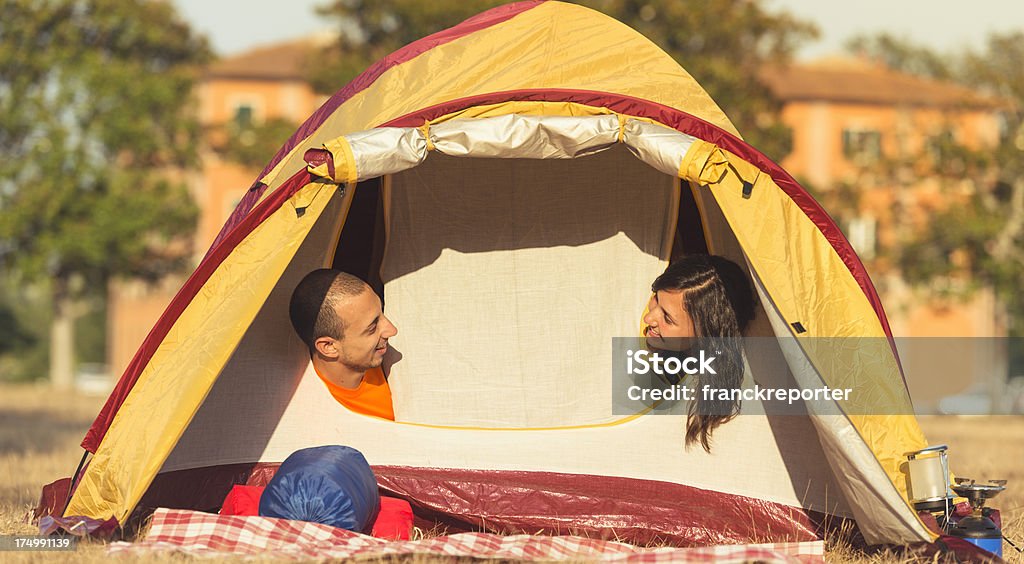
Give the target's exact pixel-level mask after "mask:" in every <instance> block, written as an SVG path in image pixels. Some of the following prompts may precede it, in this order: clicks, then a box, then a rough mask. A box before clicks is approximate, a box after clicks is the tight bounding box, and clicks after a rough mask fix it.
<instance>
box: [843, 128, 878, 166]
mask: <svg viewBox="0 0 1024 564" xmlns="http://www.w3.org/2000/svg"><path fill="white" fill-rule="evenodd" d="M843 155H844V156H845V157H846V158H847V160H849V161H851V162H853V163H856V164H870V163H874V162H877V161H878V159H880V158H882V133H881V132H879V131H875V130H873V129H844V130H843Z"/></svg>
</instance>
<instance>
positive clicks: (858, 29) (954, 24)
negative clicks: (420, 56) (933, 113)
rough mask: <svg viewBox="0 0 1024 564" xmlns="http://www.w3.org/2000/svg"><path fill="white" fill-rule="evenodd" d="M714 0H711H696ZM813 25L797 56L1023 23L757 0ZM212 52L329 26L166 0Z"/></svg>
mask: <svg viewBox="0 0 1024 564" xmlns="http://www.w3.org/2000/svg"><path fill="white" fill-rule="evenodd" d="M696 1H714V0H696ZM763 1H764V2H765V4H766V6H767V7H768V8H769V9H770V10H772V11H776V10H785V11H788V12H790V13H791V14H793V15H796V16H798V17H799V18H800V19H803V20H807V21H810V22H812V23H814V24H815V25H817V26H818V28H819V30H820V31H821V37H820V38H819V39H818V40H817V41H816V42H814V43H811V44H808V45H807V46H805V47H804V48H803V49H802V50H801V51H800V52H799V53H798V55H797V58H798V59H801V60H810V59H814V58H818V57H822V56H827V55H831V54H837V53H840V52H841V51H842V47H843V43H844V42H845V41H846V40H847V39H848V38H849V37H851V36H854V35H857V34H862V33H875V32H879V31H887V32H890V33H893V34H896V35H898V36H900V37H906V38H908V39H911V40H913V41H914V42H916V43H919V44H923V45H925V46H927V47H931V48H933V49H935V50H937V51H940V52H944V53H955V52H957V51H961V50H965V49H971V48H972V46H973V47H978V48H980V47H981V45H982V44H983V43H984V40H985V38H986V37H987V36H988V35H989V34H990V33H992V32H1007V31H1013V30H1024V2H1021V0H969V1H962V0H960V1H954V0H842V1H841V0H763ZM171 2H172V3H173V4H174V5H175V6H177V7H178V10H179V11H180V12H181V13H182V14H183V15H184V16H185V18H186V19H187V20H189V21H190V22H191V23H192V25H193V26H194V27H195V28H196V29H197V30H199V31H200V32H202V33H205V34H206V35H207V36H208V37H209V38H210V40H211V42H212V44H213V47H214V50H215V51H216V52H217V53H218V54H220V55H230V54H234V53H238V52H240V51H244V50H246V49H248V48H250V47H253V46H256V45H260V44H265V43H272V42H275V41H283V40H288V39H293V38H295V37H299V36H302V35H304V34H306V33H310V32H317V31H324V30H329V29H330V28H331V23H332V22H331V21H324V20H321V19H320V18H319V17H318V16H317V15H316V14H314V12H313V8H314V6H316V5H322V4H325V3H326V0H246V1H241V0H171Z"/></svg>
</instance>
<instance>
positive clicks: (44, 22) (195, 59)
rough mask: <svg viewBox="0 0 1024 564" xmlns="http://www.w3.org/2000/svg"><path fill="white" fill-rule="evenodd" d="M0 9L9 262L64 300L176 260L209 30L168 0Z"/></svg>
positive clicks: (3, 258)
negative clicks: (195, 95) (195, 25)
mask: <svg viewBox="0 0 1024 564" xmlns="http://www.w3.org/2000/svg"><path fill="white" fill-rule="evenodd" d="M0 12H2V13H3V14H4V17H3V18H2V19H0V153H2V154H3V155H4V159H2V160H0V213H2V216H3V221H2V222H0V267H2V268H3V269H4V270H6V271H8V272H14V273H16V274H17V275H18V276H19V277H20V278H21V279H22V280H24V281H26V282H32V281H36V282H40V283H46V284H49V285H50V287H51V288H52V290H53V296H54V301H55V307H56V308H58V309H60V308H61V307H64V306H66V305H67V300H74V299H76V297H79V296H82V295H85V294H87V293H90V292H105V290H106V281H107V280H108V279H109V278H110V277H111V276H118V275H120V276H133V277H143V278H147V279H158V278H160V277H161V276H163V275H165V274H166V273H168V272H170V271H172V270H175V269H176V268H178V267H180V265H181V264H182V262H183V260H185V259H186V258H187V257H188V256H189V254H190V249H189V248H188V245H187V244H186V238H187V235H188V234H190V233H191V231H192V229H193V227H194V224H195V220H196V216H197V211H196V208H195V205H194V204H193V203H192V201H191V198H190V197H189V194H188V192H187V190H186V189H185V186H184V184H183V182H181V181H179V180H175V174H174V171H180V169H181V168H182V167H185V166H187V165H188V164H190V163H192V162H193V160H194V158H195V152H194V147H195V144H196V140H197V136H198V134H199V127H198V125H197V122H196V120H195V119H193V117H192V115H191V113H190V107H191V101H192V88H193V84H194V81H195V79H196V77H197V72H198V68H199V65H201V64H202V63H204V62H205V61H206V60H207V59H208V57H209V48H208V47H207V45H206V41H205V39H203V38H201V37H199V36H197V35H195V34H194V33H193V32H192V31H191V30H190V29H189V28H188V26H187V25H186V24H185V23H184V22H183V21H182V20H181V19H180V18H178V17H177V16H176V14H175V13H174V10H173V8H172V7H171V5H170V4H169V3H165V2H146V1H144V0H50V1H44V0H0ZM180 176H181V175H180V174H178V177H180ZM62 304H63V305H62Z"/></svg>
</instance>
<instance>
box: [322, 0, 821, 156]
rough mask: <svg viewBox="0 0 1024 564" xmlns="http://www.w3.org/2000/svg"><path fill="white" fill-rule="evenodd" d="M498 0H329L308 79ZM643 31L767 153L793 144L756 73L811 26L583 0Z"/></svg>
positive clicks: (340, 80)
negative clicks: (325, 37)
mask: <svg viewBox="0 0 1024 564" xmlns="http://www.w3.org/2000/svg"><path fill="white" fill-rule="evenodd" d="M502 3H504V2H500V1H492V0H468V1H467V0H438V1H435V2H421V1H419V0H372V1H371V0H335V1H333V2H331V3H329V4H327V5H326V6H324V7H322V8H320V10H319V12H320V13H321V15H325V16H330V17H334V18H336V19H338V20H339V21H340V22H341V28H342V33H341V35H340V39H339V44H338V45H336V46H335V47H334V48H333V49H332V50H331V51H330V52H329V53H328V55H329V58H328V61H329V64H324V65H318V68H317V70H316V71H315V74H313V75H312V76H311V81H312V83H313V85H314V87H316V88H317V89H318V90H319V91H321V92H324V93H331V92H334V91H335V90H337V89H338V87H339V86H340V85H342V84H344V83H346V82H348V81H349V80H351V79H352V78H354V77H355V76H356V75H357V74H359V73H360V72H362V70H363V69H365V68H366V67H367V66H369V65H370V64H371V63H373V62H374V61H376V60H378V59H380V58H381V57H383V56H384V55H387V54H388V53H390V52H392V51H394V50H395V49H397V48H399V47H401V46H402V45H405V44H407V43H410V42H412V41H415V40H416V39H419V38H421V37H423V36H426V35H429V34H431V33H434V32H436V31H440V30H441V29H444V28H447V27H450V26H452V25H455V24H457V23H458V22H460V21H462V20H464V19H466V18H467V17H469V16H471V15H474V14H476V13H478V12H480V11H483V10H484V9H487V8H490V7H493V6H496V5H498V4H502ZM583 3H584V4H587V5H589V6H591V7H593V8H595V9H597V10H601V11H602V12H604V13H606V14H608V15H610V16H612V17H613V18H615V19H618V20H619V21H622V22H623V23H625V24H627V25H629V26H631V27H633V28H634V29H636V30H637V31H639V32H640V33H643V34H644V35H646V36H647V37H648V38H650V39H651V40H652V41H653V42H654V43H656V44H657V45H658V46H660V47H661V48H663V49H665V51H666V52H668V54H669V55H671V56H672V57H673V58H675V59H676V60H677V61H679V63H680V64H681V65H682V66H683V67H684V68H685V69H686V70H687V71H688V72H689V73H690V74H691V75H693V77H694V78H696V79H697V81H698V82H699V83H700V84H701V85H702V86H703V87H704V88H705V89H706V90H707V91H708V92H709V93H710V94H711V97H712V98H714V99H715V101H716V102H718V104H719V105H720V106H721V107H722V109H724V110H725V112H726V114H727V115H728V116H729V117H730V118H731V119H732V120H733V122H734V123H735V124H736V127H737V129H739V131H740V132H741V133H742V134H743V135H744V136H745V137H746V138H747V140H748V141H750V142H751V144H752V145H754V146H755V147H757V148H758V149H760V150H761V151H763V152H765V153H766V154H767V155H768V156H770V157H772V158H776V159H778V158H782V157H783V156H785V155H786V154H787V153H788V152H789V151H790V148H791V133H790V132H789V130H788V129H787V128H786V127H785V126H783V125H782V122H781V121H780V119H779V117H778V112H779V109H780V106H781V104H780V103H779V101H778V100H776V99H774V98H773V97H772V95H771V93H770V92H769V91H768V89H767V88H766V87H765V86H764V84H762V83H761V81H760V80H759V79H758V76H759V73H760V72H761V71H762V70H763V69H765V68H766V67H769V66H775V65H784V64H786V63H787V62H788V61H789V59H790V57H791V56H792V54H793V52H794V51H795V49H796V47H797V46H799V44H800V43H801V42H803V41H806V40H808V39H811V38H813V37H816V36H817V30H816V29H815V28H814V27H813V26H812V25H811V24H809V23H806V22H802V21H799V20H797V19H796V18H794V17H793V16H790V15H789V14H786V13H784V12H777V13H771V12H769V11H767V10H766V9H764V8H763V7H762V4H761V3H759V2H754V1H750V0H724V1H720V2H695V1H693V2H679V1H678V0H589V1H587V2H583Z"/></svg>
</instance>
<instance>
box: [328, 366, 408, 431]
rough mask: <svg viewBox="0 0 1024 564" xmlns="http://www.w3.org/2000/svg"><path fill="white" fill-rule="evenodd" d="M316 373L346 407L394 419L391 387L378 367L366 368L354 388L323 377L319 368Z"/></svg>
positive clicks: (357, 411)
mask: <svg viewBox="0 0 1024 564" xmlns="http://www.w3.org/2000/svg"><path fill="white" fill-rule="evenodd" d="M314 369H315V367H314ZM316 375H317V376H320V379H321V380H323V381H324V384H327V389H328V390H330V391H331V395H332V396H334V399H336V400H338V403H340V404H341V405H344V406H345V407H347V408H348V409H350V410H352V411H354V412H356V413H362V414H363V415H372V416H374V417H380V418H383V419H390V420H391V421H394V420H395V411H394V409H393V408H392V407H391V388H390V387H388V381H387V379H386V378H384V371H383V370H381V369H380V367H377V368H371V369H369V370H367V371H366V374H364V375H363V381H362V382H360V383H359V385H358V386H356V387H355V388H342V387H341V386H339V385H337V384H335V383H333V382H331V381H329V380H328V379H327V378H324V377H323V375H322V374H320V371H319V370H318V371H317V373H316Z"/></svg>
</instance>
